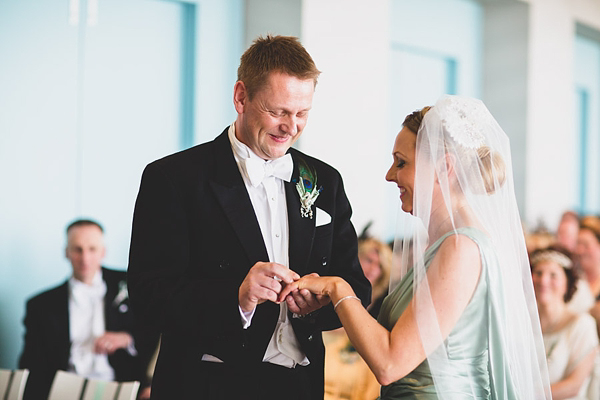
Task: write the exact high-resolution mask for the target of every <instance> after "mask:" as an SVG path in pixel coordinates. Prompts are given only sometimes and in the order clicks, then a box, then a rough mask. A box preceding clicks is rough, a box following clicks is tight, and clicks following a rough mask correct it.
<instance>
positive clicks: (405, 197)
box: [385, 127, 417, 214]
mask: <svg viewBox="0 0 600 400" xmlns="http://www.w3.org/2000/svg"><path fill="white" fill-rule="evenodd" d="M416 143H417V135H416V134H414V133H413V132H412V131H410V130H409V129H408V128H406V127H405V128H402V130H401V131H400V133H398V136H396V141H395V143H394V149H393V151H392V156H393V157H394V163H393V164H392V166H391V167H390V169H389V170H388V172H387V174H386V175H385V179H386V180H387V181H389V182H395V183H396V185H398V189H400V200H401V201H402V210H403V211H404V212H407V213H411V214H412V211H413V204H412V202H413V189H414V186H415V149H416Z"/></svg>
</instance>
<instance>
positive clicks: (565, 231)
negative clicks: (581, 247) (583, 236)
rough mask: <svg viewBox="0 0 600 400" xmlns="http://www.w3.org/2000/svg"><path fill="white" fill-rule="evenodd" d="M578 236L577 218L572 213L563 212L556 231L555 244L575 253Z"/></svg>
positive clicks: (575, 214) (574, 213)
mask: <svg viewBox="0 0 600 400" xmlns="http://www.w3.org/2000/svg"><path fill="white" fill-rule="evenodd" d="M578 234H579V216H578V215H577V213H576V212H574V211H565V212H564V213H563V215H562V216H561V217H560V222H559V223H558V228H557V229H556V243H558V244H559V245H560V246H562V247H564V248H565V249H567V250H569V251H570V252H574V251H575V246H577V235H578Z"/></svg>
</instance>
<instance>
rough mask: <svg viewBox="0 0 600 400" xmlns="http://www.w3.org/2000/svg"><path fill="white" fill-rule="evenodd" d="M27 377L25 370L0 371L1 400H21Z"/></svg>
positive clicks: (27, 372)
mask: <svg viewBox="0 0 600 400" xmlns="http://www.w3.org/2000/svg"><path fill="white" fill-rule="evenodd" d="M28 377H29V370H27V369H17V370H14V371H12V370H9V369H0V398H1V399H3V400H22V399H23V393H24V392H25V384H26V383H27V378H28Z"/></svg>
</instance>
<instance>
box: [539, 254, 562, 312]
mask: <svg viewBox="0 0 600 400" xmlns="http://www.w3.org/2000/svg"><path fill="white" fill-rule="evenodd" d="M531 274H532V278H533V289H534V291H535V297H536V299H537V302H538V303H539V304H553V303H556V302H557V301H563V302H564V296H565V293H567V274H566V273H565V270H564V269H563V267H561V266H560V265H558V264H557V263H555V262H554V261H550V260H546V261H540V262H538V263H537V264H536V265H535V266H534V267H533V270H532V272H531Z"/></svg>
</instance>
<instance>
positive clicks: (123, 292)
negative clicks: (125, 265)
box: [113, 281, 129, 312]
mask: <svg viewBox="0 0 600 400" xmlns="http://www.w3.org/2000/svg"><path fill="white" fill-rule="evenodd" d="M128 298H129V292H128V291H127V282H126V281H121V282H119V292H118V293H117V295H116V296H115V299H114V300H113V305H114V306H115V307H116V306H119V311H121V312H126V311H127V309H128V307H127V305H126V304H121V303H123V302H124V301H125V300H127V299H128Z"/></svg>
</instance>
